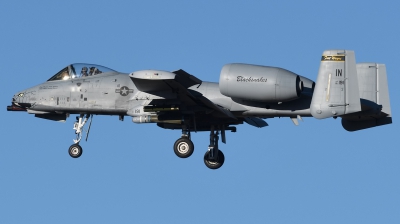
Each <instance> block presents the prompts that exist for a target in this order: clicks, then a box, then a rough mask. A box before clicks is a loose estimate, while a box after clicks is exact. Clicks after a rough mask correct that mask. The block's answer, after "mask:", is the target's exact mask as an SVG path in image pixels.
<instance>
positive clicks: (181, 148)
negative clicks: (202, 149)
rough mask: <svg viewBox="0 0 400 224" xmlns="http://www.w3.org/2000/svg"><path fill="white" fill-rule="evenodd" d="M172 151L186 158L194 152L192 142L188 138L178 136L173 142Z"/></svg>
mask: <svg viewBox="0 0 400 224" xmlns="http://www.w3.org/2000/svg"><path fill="white" fill-rule="evenodd" d="M174 152H175V154H176V155H177V156H178V157H180V158H188V157H189V156H191V155H192V154H193V152H194V145H193V142H192V141H191V140H190V139H188V138H180V139H178V140H176V142H175V144H174Z"/></svg>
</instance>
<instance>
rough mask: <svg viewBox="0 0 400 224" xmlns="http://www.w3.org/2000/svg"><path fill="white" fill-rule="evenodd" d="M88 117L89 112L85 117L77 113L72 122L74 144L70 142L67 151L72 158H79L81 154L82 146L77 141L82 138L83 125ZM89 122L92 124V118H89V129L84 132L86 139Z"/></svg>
mask: <svg viewBox="0 0 400 224" xmlns="http://www.w3.org/2000/svg"><path fill="white" fill-rule="evenodd" d="M89 117H90V114H86V116H85V117H84V114H81V115H79V117H76V122H75V123H74V128H73V129H74V130H75V134H76V139H74V140H73V141H74V144H72V145H71V146H70V147H69V149H68V153H69V155H70V156H71V157H72V158H79V157H80V156H81V155H82V152H83V150H82V147H81V146H80V145H79V142H80V141H81V139H82V131H83V126H84V125H85V124H86V122H87V121H88V119H89ZM92 117H93V116H92ZM91 124H92V119H91V120H90V124H89V129H88V131H87V134H86V140H87V138H88V136H89V131H90V126H91Z"/></svg>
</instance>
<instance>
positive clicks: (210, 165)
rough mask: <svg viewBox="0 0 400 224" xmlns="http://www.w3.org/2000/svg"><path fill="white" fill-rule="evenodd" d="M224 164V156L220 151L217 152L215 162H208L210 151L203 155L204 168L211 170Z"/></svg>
mask: <svg viewBox="0 0 400 224" xmlns="http://www.w3.org/2000/svg"><path fill="white" fill-rule="evenodd" d="M224 162H225V156H224V153H222V151H221V150H218V157H217V160H210V151H207V152H206V154H205V155H204V164H206V166H207V167H208V168H210V169H212V170H216V169H218V168H220V167H221V166H222V165H224Z"/></svg>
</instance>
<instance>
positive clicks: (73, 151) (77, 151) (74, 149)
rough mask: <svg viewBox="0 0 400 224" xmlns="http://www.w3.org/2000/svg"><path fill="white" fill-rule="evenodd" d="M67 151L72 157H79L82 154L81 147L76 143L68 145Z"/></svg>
mask: <svg viewBox="0 0 400 224" xmlns="http://www.w3.org/2000/svg"><path fill="white" fill-rule="evenodd" d="M68 153H69V155H70V156H71V157H72V158H79V157H80V156H81V155H82V147H81V146H80V145H78V144H73V145H71V146H70V147H69V149H68Z"/></svg>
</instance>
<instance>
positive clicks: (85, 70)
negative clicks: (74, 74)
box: [81, 67, 88, 77]
mask: <svg viewBox="0 0 400 224" xmlns="http://www.w3.org/2000/svg"><path fill="white" fill-rule="evenodd" d="M87 70H88V69H87V67H83V68H82V71H81V77H86V76H88V73H87Z"/></svg>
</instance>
